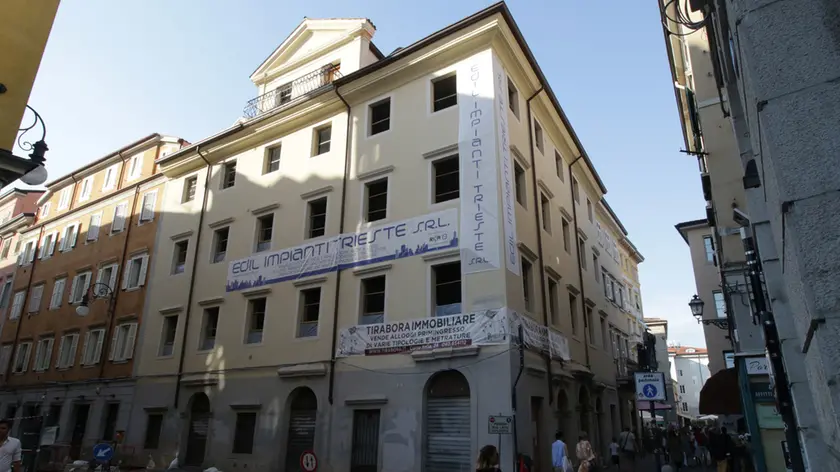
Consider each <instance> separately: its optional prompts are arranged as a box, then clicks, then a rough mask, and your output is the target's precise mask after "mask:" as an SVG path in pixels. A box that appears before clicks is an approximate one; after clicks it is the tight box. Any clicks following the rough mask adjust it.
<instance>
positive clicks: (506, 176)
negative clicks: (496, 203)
mask: <svg viewBox="0 0 840 472" xmlns="http://www.w3.org/2000/svg"><path fill="white" fill-rule="evenodd" d="M493 73H494V74H495V77H494V79H495V84H496V117H497V123H498V127H499V162H500V165H499V176H500V177H501V179H502V218H503V222H504V230H505V233H504V234H505V240H504V244H503V248H504V254H505V265H506V266H507V269H508V270H509V271H511V272H512V273H514V274H516V275H519V263H520V262H519V248H518V247H517V246H516V210H515V209H514V205H513V201H514V198H515V196H514V192H515V190H514V184H513V179H514V177H513V164H512V161H511V158H510V140H509V135H508V107H509V104H508V78H507V73H505V70H504V68H502V63H501V61H499V58H498V57H496V55H495V54H493ZM534 172H536V170H534ZM535 205H536V203H535Z"/></svg>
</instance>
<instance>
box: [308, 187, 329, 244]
mask: <svg viewBox="0 0 840 472" xmlns="http://www.w3.org/2000/svg"><path fill="white" fill-rule="evenodd" d="M308 206H309V218H308V220H309V221H308V223H309V229H308V230H307V234H308V237H310V238H319V237H321V236H323V235H324V234H326V232H327V197H322V198H319V199H317V200H312V201H310V202H309V205H308Z"/></svg>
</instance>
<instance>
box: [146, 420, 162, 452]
mask: <svg viewBox="0 0 840 472" xmlns="http://www.w3.org/2000/svg"><path fill="white" fill-rule="evenodd" d="M162 430H163V413H151V414H149V416H148V418H146V439H145V440H144V441H143V449H157V448H158V447H159V444H160V434H161V432H162Z"/></svg>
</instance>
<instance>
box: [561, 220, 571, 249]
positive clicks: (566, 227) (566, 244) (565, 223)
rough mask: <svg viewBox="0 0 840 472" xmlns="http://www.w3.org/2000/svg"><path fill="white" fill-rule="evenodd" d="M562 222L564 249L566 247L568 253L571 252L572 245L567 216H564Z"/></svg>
mask: <svg viewBox="0 0 840 472" xmlns="http://www.w3.org/2000/svg"><path fill="white" fill-rule="evenodd" d="M562 224H563V249H565V250H566V252H567V253H569V254H571V253H572V249H571V247H570V246H571V244H570V243H569V238H570V237H571V236H570V235H569V222H568V221H566V218H563V219H562Z"/></svg>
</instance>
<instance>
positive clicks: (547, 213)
mask: <svg viewBox="0 0 840 472" xmlns="http://www.w3.org/2000/svg"><path fill="white" fill-rule="evenodd" d="M540 214H541V215H542V227H543V229H544V230H545V231H546V232H547V233H549V234H550V233H551V203H550V202H549V200H548V197H546V196H545V194H542V193H541V194H540Z"/></svg>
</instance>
